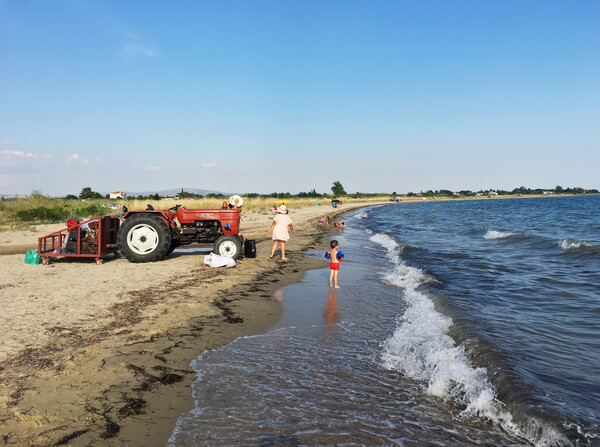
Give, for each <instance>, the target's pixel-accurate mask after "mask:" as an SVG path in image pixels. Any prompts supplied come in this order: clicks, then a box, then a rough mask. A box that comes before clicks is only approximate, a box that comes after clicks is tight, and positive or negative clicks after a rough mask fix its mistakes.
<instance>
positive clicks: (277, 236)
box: [269, 205, 294, 261]
mask: <svg viewBox="0 0 600 447" xmlns="http://www.w3.org/2000/svg"><path fill="white" fill-rule="evenodd" d="M288 213H289V211H288V209H287V207H286V206H285V205H281V206H280V207H279V208H277V214H276V215H275V217H274V218H273V224H271V228H269V236H271V238H272V239H273V247H272V248H271V258H272V257H273V256H274V255H275V250H277V245H281V260H282V261H287V260H288V258H286V257H285V243H286V242H287V240H288V239H289V238H290V234H289V233H288V228H289V229H290V230H292V233H293V232H294V227H293V225H292V218H291V217H290V216H289V215H288Z"/></svg>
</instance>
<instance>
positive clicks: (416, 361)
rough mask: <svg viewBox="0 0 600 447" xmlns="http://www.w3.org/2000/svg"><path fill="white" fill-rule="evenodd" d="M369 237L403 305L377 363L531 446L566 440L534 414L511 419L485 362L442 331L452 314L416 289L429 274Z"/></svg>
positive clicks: (390, 244)
mask: <svg viewBox="0 0 600 447" xmlns="http://www.w3.org/2000/svg"><path fill="white" fill-rule="evenodd" d="M370 239H371V241H373V242H375V243H377V244H379V245H381V246H382V247H384V248H385V249H386V250H387V256H388V258H389V260H390V261H391V263H392V268H391V269H390V270H389V271H388V272H387V273H385V274H384V277H383V279H384V281H385V282H387V283H388V284H391V285H394V286H397V287H400V288H401V289H403V299H404V301H405V302H406V304H407V306H408V307H407V309H406V311H405V312H404V314H403V315H402V316H401V317H399V318H398V319H397V327H396V329H395V331H394V333H393V334H392V336H391V337H389V338H388V339H387V340H386V341H385V342H384V343H383V345H382V348H383V352H382V354H381V363H382V365H383V367H385V368H387V369H390V370H396V371H400V372H402V373H403V374H405V375H406V376H408V377H410V378H412V379H415V380H418V381H421V382H424V383H425V384H426V386H425V390H426V392H427V393H428V394H430V395H433V396H436V397H438V398H441V399H444V400H451V401H453V402H455V403H456V404H458V405H459V406H460V407H461V408H462V410H461V412H460V417H463V418H477V417H478V418H482V419H484V420H489V421H492V422H494V423H496V424H498V425H499V426H500V427H502V428H503V429H504V430H506V431H507V432H509V433H512V434H514V435H516V436H519V437H522V438H525V439H527V440H528V441H529V442H532V443H534V444H535V445H537V446H551V445H571V443H570V442H569V441H568V440H567V439H566V438H565V437H564V436H563V435H562V434H561V433H560V432H559V431H558V430H556V429H554V428H553V427H549V426H546V425H545V424H543V423H542V422H541V421H538V420H537V419H535V418H529V419H528V420H527V421H524V422H521V423H519V422H515V420H514V418H513V415H512V414H511V413H510V412H509V411H508V410H507V409H506V406H505V405H504V404H503V403H502V402H501V401H500V400H498V398H497V393H496V389H495V387H494V385H493V384H492V383H491V382H490V381H489V379H488V374H487V370H486V368H476V367H474V366H473V365H472V364H471V361H470V360H469V359H468V358H467V356H466V354H465V351H464V348H463V347H462V346H457V345H456V342H455V341H454V339H452V337H450V336H449V335H448V331H449V329H450V327H451V326H452V325H453V322H452V319H451V318H449V317H447V316H445V315H443V314H441V313H439V312H437V311H436V310H435V307H434V303H433V301H432V300H431V299H430V298H429V297H428V296H427V295H426V294H425V293H424V292H423V291H421V290H419V287H420V286H421V285H423V284H425V283H426V282H430V281H431V279H430V278H429V277H428V276H427V275H426V274H425V273H424V272H423V271H422V270H420V269H417V268H414V267H411V266H408V265H406V264H405V263H404V261H403V260H402V259H401V257H400V251H401V250H400V249H401V246H400V245H399V244H398V243H397V242H396V241H395V240H394V239H393V238H391V237H390V236H388V235H385V234H375V235H373V236H371V237H370Z"/></svg>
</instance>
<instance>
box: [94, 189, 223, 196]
mask: <svg viewBox="0 0 600 447" xmlns="http://www.w3.org/2000/svg"><path fill="white" fill-rule="evenodd" d="M181 189H182V188H174V189H162V190H160V191H158V190H156V191H143V192H132V191H125V194H127V197H137V196H152V195H154V194H158V195H159V196H163V197H164V196H176V195H177V194H179V193H180V192H181ZM183 190H184V191H185V192H189V193H191V194H201V195H203V196H205V195H207V194H223V195H225V196H230V195H231V194H230V193H226V192H221V191H212V190H209V189H195V188H183ZM102 194H108V193H102Z"/></svg>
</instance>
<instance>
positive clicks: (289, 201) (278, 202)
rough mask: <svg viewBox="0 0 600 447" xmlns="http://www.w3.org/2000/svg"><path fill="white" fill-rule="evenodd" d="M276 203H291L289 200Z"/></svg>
mask: <svg viewBox="0 0 600 447" xmlns="http://www.w3.org/2000/svg"><path fill="white" fill-rule="evenodd" d="M275 203H290V201H289V200H277V201H276V202H275Z"/></svg>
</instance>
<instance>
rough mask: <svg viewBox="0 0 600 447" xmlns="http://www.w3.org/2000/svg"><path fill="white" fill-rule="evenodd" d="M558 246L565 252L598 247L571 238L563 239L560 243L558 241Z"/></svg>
mask: <svg viewBox="0 0 600 447" xmlns="http://www.w3.org/2000/svg"><path fill="white" fill-rule="evenodd" d="M558 246H559V247H560V248H561V249H563V250H565V251H567V250H579V249H583V248H594V247H599V245H596V244H591V243H589V242H585V241H577V240H575V239H571V238H567V239H563V240H562V241H560V242H559V243H558Z"/></svg>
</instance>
